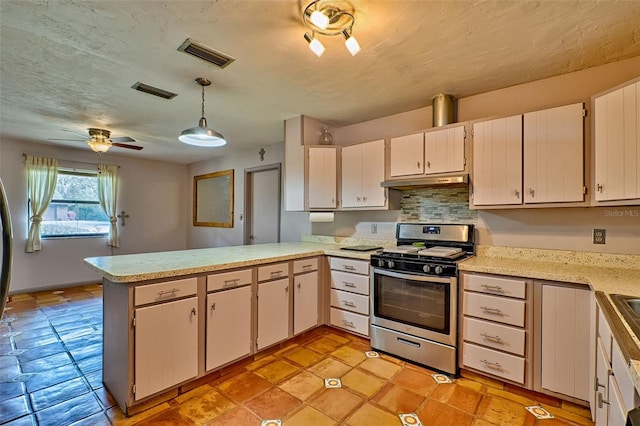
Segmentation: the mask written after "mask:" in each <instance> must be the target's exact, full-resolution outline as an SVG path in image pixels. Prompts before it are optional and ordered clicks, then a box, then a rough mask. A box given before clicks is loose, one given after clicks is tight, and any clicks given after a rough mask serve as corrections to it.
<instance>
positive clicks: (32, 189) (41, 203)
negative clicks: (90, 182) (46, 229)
mask: <svg viewBox="0 0 640 426" xmlns="http://www.w3.org/2000/svg"><path fill="white" fill-rule="evenodd" d="M26 164H27V190H28V192H29V205H30V207H31V217H30V218H29V236H28V237H27V247H26V252H27V253H33V252H36V251H40V250H41V249H42V245H41V242H40V222H42V215H43V214H44V212H46V211H47V208H48V207H49V204H50V203H51V199H52V198H53V193H54V192H55V190H56V182H57V180H58V160H56V159H55V158H44V157H34V156H32V155H27V156H26Z"/></svg>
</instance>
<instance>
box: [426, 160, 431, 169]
mask: <svg viewBox="0 0 640 426" xmlns="http://www.w3.org/2000/svg"><path fill="white" fill-rule="evenodd" d="M430 168H431V161H427V169H430Z"/></svg>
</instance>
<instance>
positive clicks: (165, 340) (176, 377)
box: [134, 297, 198, 400]
mask: <svg viewBox="0 0 640 426" xmlns="http://www.w3.org/2000/svg"><path fill="white" fill-rule="evenodd" d="M135 318H136V327H135V339H134V340H135V362H134V365H135V385H136V392H135V399H136V400H139V399H141V398H144V397H146V396H148V395H151V394H154V393H156V392H159V391H162V390H164V389H167V388H170V387H171V386H173V385H177V384H178V383H181V382H184V381H185V380H188V379H191V378H193V377H196V376H197V375H198V298H197V297H190V298H188V299H183V300H178V301H175V302H167V303H162V304H160V305H154V306H149V307H146V308H138V309H136V311H135Z"/></svg>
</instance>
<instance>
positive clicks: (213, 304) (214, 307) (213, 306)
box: [211, 302, 216, 311]
mask: <svg viewBox="0 0 640 426" xmlns="http://www.w3.org/2000/svg"><path fill="white" fill-rule="evenodd" d="M211 310H212V311H215V310H216V304H215V302H214V303H212V304H211Z"/></svg>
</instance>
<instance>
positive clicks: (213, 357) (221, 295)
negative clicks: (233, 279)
mask: <svg viewBox="0 0 640 426" xmlns="http://www.w3.org/2000/svg"><path fill="white" fill-rule="evenodd" d="M229 324H233V327H229ZM206 351H207V353H206V360H207V361H206V370H207V371H209V370H212V369H214V368H216V367H219V366H221V365H223V364H227V363H229V362H231V361H234V360H236V359H238V358H241V357H243V356H245V355H249V354H250V353H251V286H245V287H240V288H235V289H232V290H225V291H220V292H217V293H212V294H209V295H207V341H206Z"/></svg>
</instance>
